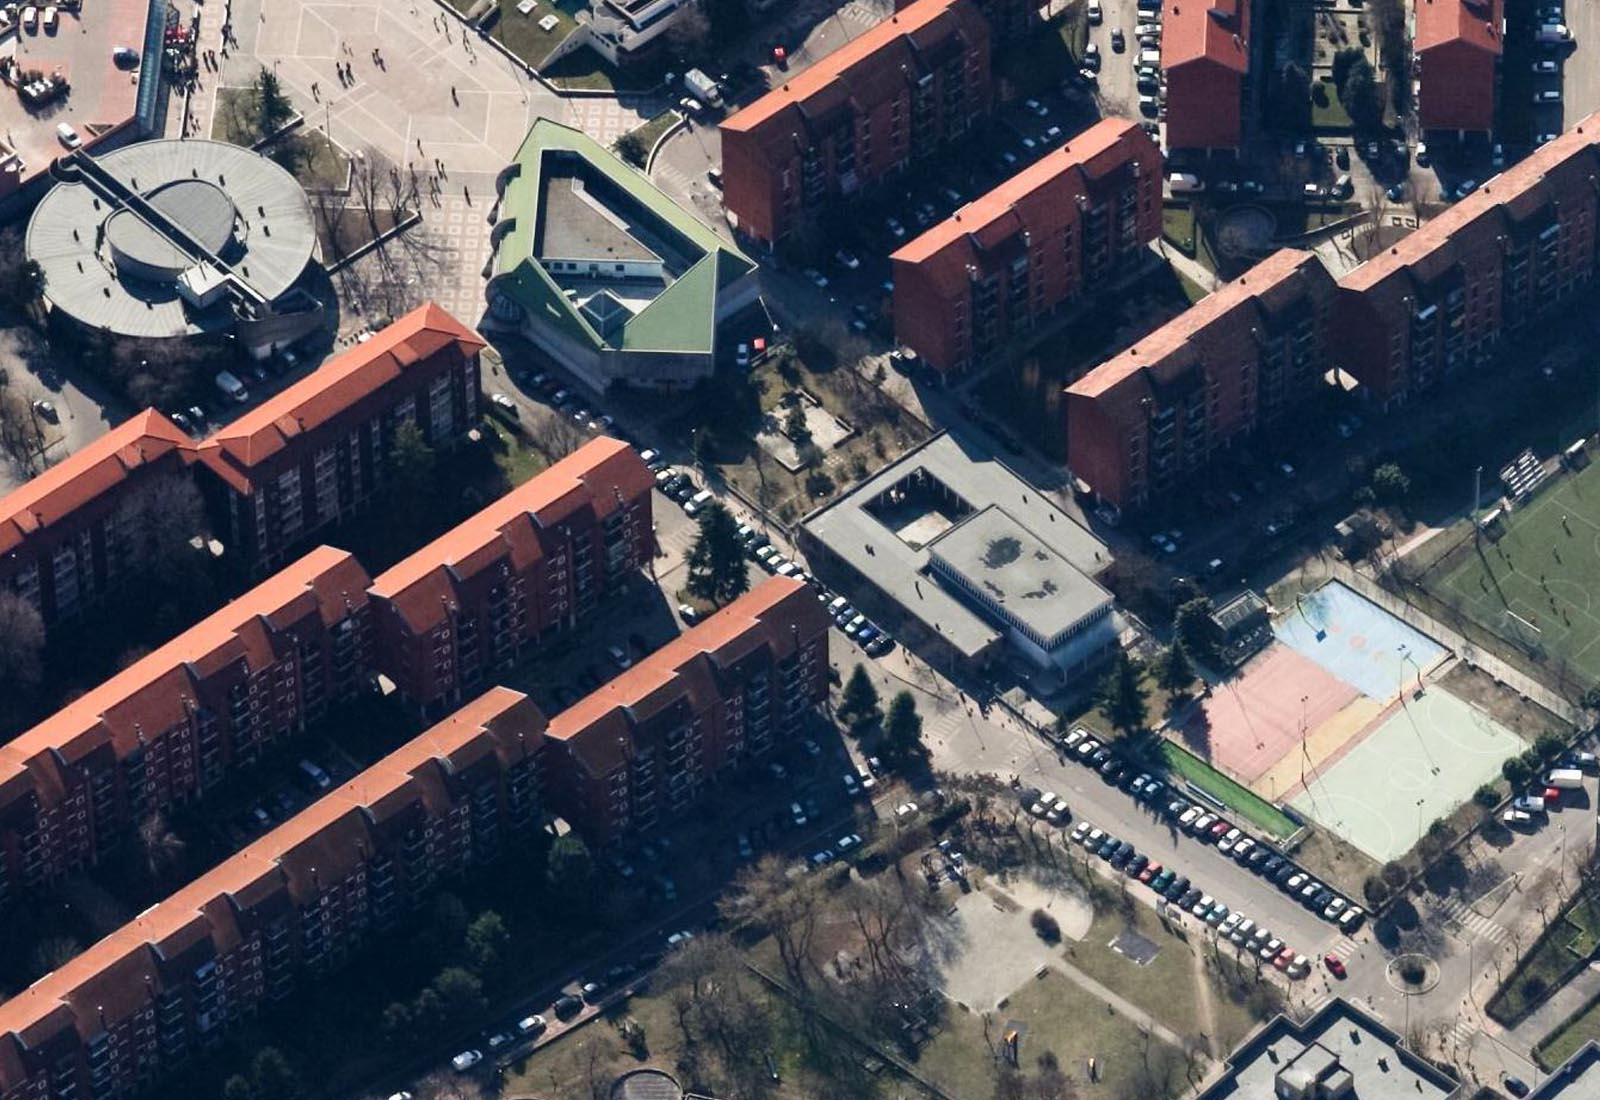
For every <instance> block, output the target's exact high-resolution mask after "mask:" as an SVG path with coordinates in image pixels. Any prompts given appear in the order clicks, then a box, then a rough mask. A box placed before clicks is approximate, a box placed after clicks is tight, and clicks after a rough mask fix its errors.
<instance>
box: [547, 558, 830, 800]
mask: <svg viewBox="0 0 1600 1100" xmlns="http://www.w3.org/2000/svg"><path fill="white" fill-rule="evenodd" d="M807 618H810V619H811V620H812V622H811V624H810V632H811V633H815V632H825V631H826V630H827V625H828V618H827V615H826V613H825V612H824V611H823V610H822V605H821V604H820V603H819V602H818V601H817V599H816V597H815V596H814V595H813V594H812V592H811V588H810V586H809V585H807V584H805V583H804V582H802V581H796V580H792V579H790V578H787V577H772V578H770V579H768V580H766V581H764V582H763V583H761V584H760V585H757V586H756V587H755V588H753V589H751V590H750V591H749V592H746V593H745V594H744V595H743V596H740V597H739V598H738V599H737V600H734V601H733V602H732V603H731V604H729V605H728V606H727V607H724V608H723V609H722V610H721V611H718V612H717V613H716V614H715V615H712V616H711V617H710V618H709V619H707V620H706V621H705V622H703V623H701V624H700V625H699V626H696V627H694V628H692V629H690V630H687V631H685V632H684V633H682V634H680V635H678V636H677V637H676V638H674V639H673V640H672V641H670V642H668V643H667V644H666V645H664V646H662V647H661V648H660V649H658V650H656V651H655V652H654V653H652V654H650V655H649V656H648V657H646V658H644V660H642V661H640V662H639V663H638V664H636V665H634V666H633V667H632V668H630V669H628V670H627V671H625V672H623V673H622V674H621V675H620V676H617V677H616V678H614V679H612V680H611V681H610V682H608V683H605V684H602V685H601V686H600V687H599V688H597V689H596V690H595V691H593V692H591V693H590V694H589V695H587V696H585V697H584V698H582V699H579V700H578V701H577V702H576V703H574V704H572V706H570V707H568V708H567V709H566V710H564V711H562V712H561V713H560V714H558V715H556V716H555V717H554V718H552V719H551V720H550V728H549V729H548V730H547V731H546V734H545V735H546V736H547V737H548V738H549V739H550V740H552V741H562V742H569V743H570V744H571V749H572V752H573V754H574V755H575V756H577V757H579V758H580V759H582V760H583V762H584V764H585V766H586V767H587V768H588V769H589V771H590V772H591V773H592V774H596V775H603V774H605V773H606V772H608V771H610V770H612V769H613V768H615V767H616V766H617V764H619V763H621V762H622V760H623V759H624V758H625V753H626V751H627V750H626V747H625V744H624V740H625V739H626V737H627V735H628V733H629V731H630V727H631V725H632V723H635V722H641V721H644V720H645V719H647V718H649V717H650V716H651V715H652V714H654V713H657V712H658V711H659V709H660V708H661V707H662V706H664V705H667V704H670V703H671V702H672V701H673V700H674V699H677V698H679V697H681V696H682V695H684V694H688V681H691V680H700V679H701V678H703V677H705V676H708V675H709V674H710V668H709V667H708V665H709V664H710V662H708V660H707V658H708V657H710V658H714V659H715V663H717V664H720V665H723V666H727V665H732V664H735V663H737V662H738V661H739V660H740V659H741V658H743V657H745V656H747V655H749V654H750V653H752V652H754V651H755V650H757V649H759V648H760V647H762V646H763V645H771V646H772V647H773V648H774V649H777V650H779V651H780V652H783V651H786V645H785V642H784V638H785V636H786V635H787V634H788V631H787V630H785V629H784V627H785V626H787V625H788V624H790V623H798V624H801V626H802V629H803V630H804V629H805V620H806V619H807ZM804 636H805V637H809V636H810V633H808V634H806V635H804Z"/></svg>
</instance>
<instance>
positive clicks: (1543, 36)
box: [22, 9, 1572, 45]
mask: <svg viewBox="0 0 1600 1100" xmlns="http://www.w3.org/2000/svg"><path fill="white" fill-rule="evenodd" d="M22 15H23V26H27V15H28V12H27V9H23V13H22ZM1539 41H1540V42H1543V43H1546V44H1547V45H1548V44H1550V43H1558V42H1571V41H1572V31H1571V30H1569V29H1568V28H1567V25H1566V24H1565V23H1546V24H1545V25H1544V26H1542V27H1540V28H1539Z"/></svg>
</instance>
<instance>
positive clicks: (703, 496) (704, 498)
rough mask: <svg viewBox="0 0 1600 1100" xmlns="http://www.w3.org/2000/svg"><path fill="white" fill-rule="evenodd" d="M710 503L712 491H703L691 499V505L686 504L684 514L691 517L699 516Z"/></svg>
mask: <svg viewBox="0 0 1600 1100" xmlns="http://www.w3.org/2000/svg"><path fill="white" fill-rule="evenodd" d="M710 503H711V490H710V489H701V490H700V491H699V492H698V493H696V494H695V495H694V496H692V497H690V498H689V503H687V504H685V505H684V506H683V511H684V514H685V515H690V516H693V515H697V514H699V512H700V509H702V508H704V507H705V506H706V505H707V504H710Z"/></svg>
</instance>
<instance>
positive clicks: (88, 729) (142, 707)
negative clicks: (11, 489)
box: [0, 546, 371, 1096]
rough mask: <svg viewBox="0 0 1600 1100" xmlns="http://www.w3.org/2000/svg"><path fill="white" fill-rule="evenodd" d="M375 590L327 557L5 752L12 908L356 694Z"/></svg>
mask: <svg viewBox="0 0 1600 1100" xmlns="http://www.w3.org/2000/svg"><path fill="white" fill-rule="evenodd" d="M367 584H368V577H367V575H366V571H365V570H363V569H362V568H361V564H360V563H359V562H357V561H356V560H355V558H353V557H352V556H351V555H349V554H347V553H345V552H344V551H342V550H335V549H333V548H332V547H327V546H324V547H320V548H319V549H317V550H315V551H313V552H312V553H310V554H308V555H306V556H305V557H304V558H302V559H300V560H299V561H298V562H296V563H294V564H293V565H291V566H289V567H288V568H287V569H285V570H283V571H282V572H281V573H278V574H277V575H275V576H273V577H271V578H269V579H268V580H266V581H264V582H263V583H261V584H260V585H258V586H257V587H255V588H253V589H251V590H250V591H249V592H247V593H245V594H244V595H243V596H240V597H239V598H238V599H236V600H234V601H233V602H232V603H230V604H228V605H227V606H226V607H224V608H222V610H220V611H218V612H216V613H215V614H214V615H212V616H210V617H209V618H207V619H204V620H202V621H201V622H200V623H198V624H197V625H195V626H194V627H193V628H191V629H189V630H187V631H185V632H184V633H182V634H180V635H178V636H177V637H176V638H174V639H173V640H172V641H170V642H168V643H167V644H166V645H164V646H162V647H161V648H160V649H157V650H156V651H155V652H154V653H151V654H149V655H148V656H146V657H144V658H142V659H141V660H139V661H138V662H136V663H135V664H133V665H131V666H129V667H128V668H127V669H125V670H123V671H122V672H119V673H118V674H117V675H115V676H113V677H112V678H111V679H109V680H107V681H106V682H105V683H103V684H101V685H100V686H99V687H97V688H95V689H94V690H92V691H90V692H89V693H88V694H87V695H83V696H81V697H79V698H78V699H76V700H75V701H73V702H71V703H69V704H68V705H67V706H65V707H63V708H62V709H61V710H59V711H57V712H56V713H55V714H53V715H52V716H50V717H49V718H48V719H46V720H45V721H43V722H41V723H40V724H39V725H37V726H35V727H34V728H33V729H31V730H28V731H27V732H26V733H24V734H22V736H20V737H18V738H17V739H16V740H14V741H12V742H10V743H9V744H6V745H3V746H0V898H3V896H4V894H5V893H6V887H7V884H8V883H10V884H12V885H18V884H20V885H22V886H32V885H35V884H38V883H41V882H46V881H50V880H53V879H56V878H58V877H60V876H61V875H62V874H63V873H65V872H66V871H68V870H70V869H72V868H74V867H77V866H81V865H83V864H86V863H93V862H95V861H97V860H99V859H100V858H102V857H103V856H105V855H106V854H107V853H109V852H111V851H112V850H114V849H115V847H116V846H117V844H118V843H119V842H120V841H122V840H123V839H124V838H126V837H127V836H128V835H129V834H130V833H131V832H132V831H133V830H134V829H136V828H137V827H138V824H139V822H140V821H142V820H143V819H144V818H145V817H146V816H148V815H150V814H152V813H155V812H157V811H160V810H163V809H165V808H167V807H170V806H172V805H174V804H176V803H181V802H184V801H186V800H188V799H191V798H194V797H196V796H198V795H200V794H201V793H203V792H205V791H206V790H208V789H210V788H212V787H214V786H215V785H216V784H217V783H218V782H220V781H221V780H222V779H223V777H224V776H226V775H227V774H228V772H229V771H230V770H231V769H233V768H235V767H238V766H240V765H243V764H248V763H250V762H251V761H253V760H255V759H256V758H257V757H258V756H259V755H260V754H261V752H262V750H263V749H264V748H265V747H267V746H269V745H272V744H274V743H276V742H280V741H282V740H284V739H286V738H290V737H293V736H295V735H297V734H298V733H300V732H301V731H303V730H304V729H305V728H306V726H307V725H308V724H310V723H312V722H314V721H316V720H317V719H318V718H319V717H321V716H322V714H323V713H324V712H325V711H326V710H327V708H328V706H329V704H330V703H332V702H334V701H336V700H338V699H341V698H347V697H349V696H351V695H353V694H354V693H355V692H356V691H358V690H359V689H360V687H361V686H362V685H363V684H364V683H365V681H366V679H367V677H368V675H369V674H370V671H371V645H370V638H369V627H368V621H367V602H368V601H367V595H366V587H367ZM0 1096H8V1094H6V1093H4V1092H3V1091H0Z"/></svg>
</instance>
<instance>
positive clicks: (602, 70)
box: [539, 49, 666, 92]
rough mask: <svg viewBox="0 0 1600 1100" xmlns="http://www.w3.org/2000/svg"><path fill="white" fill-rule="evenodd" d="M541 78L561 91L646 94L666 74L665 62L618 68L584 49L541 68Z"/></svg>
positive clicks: (643, 63)
mask: <svg viewBox="0 0 1600 1100" xmlns="http://www.w3.org/2000/svg"><path fill="white" fill-rule="evenodd" d="M539 75H540V76H542V77H544V78H545V79H546V80H548V81H550V83H552V84H554V85H556V86H557V87H561V88H571V89H575V90H590V91H613V90H615V91H619V92H628V91H634V92H644V91H649V90H650V89H652V88H654V87H656V85H658V84H660V83H661V78H662V77H663V76H664V75H666V62H665V61H664V60H660V59H658V60H656V61H648V60H647V61H641V62H639V63H638V64H635V65H630V66H629V67H628V68H626V69H618V68H616V67H615V66H613V65H611V64H610V63H609V62H607V61H606V59H605V58H603V57H601V56H600V55H599V54H597V53H595V52H594V51H593V50H590V49H581V50H574V51H573V52H572V53H569V54H568V55H567V56H565V57H563V58H561V59H560V60H559V61H556V62H553V63H552V64H550V65H548V66H546V67H543V68H540V69H539Z"/></svg>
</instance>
